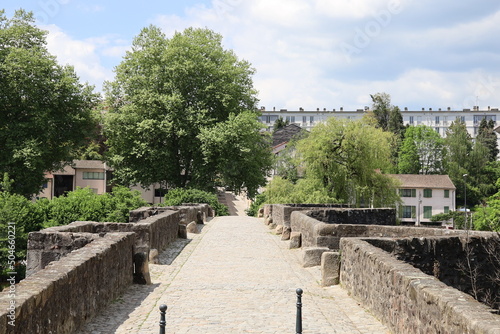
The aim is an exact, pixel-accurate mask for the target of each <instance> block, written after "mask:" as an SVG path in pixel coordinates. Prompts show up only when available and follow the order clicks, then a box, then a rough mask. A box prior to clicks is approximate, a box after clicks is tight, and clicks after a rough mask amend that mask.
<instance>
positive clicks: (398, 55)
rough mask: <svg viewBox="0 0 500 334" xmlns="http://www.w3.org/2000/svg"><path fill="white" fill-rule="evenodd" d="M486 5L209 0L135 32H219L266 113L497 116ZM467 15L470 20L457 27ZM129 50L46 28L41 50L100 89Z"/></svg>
mask: <svg viewBox="0 0 500 334" xmlns="http://www.w3.org/2000/svg"><path fill="white" fill-rule="evenodd" d="M485 1H487V2H489V4H488V6H489V7H487V8H486V9H481V8H478V7H477V4H476V3H475V2H473V1H472V0H464V2H461V3H460V10H461V12H460V13H459V12H457V11H456V10H455V9H454V8H455V7H453V8H451V7H450V6H453V4H454V2H451V1H445V2H443V3H437V2H431V1H430V0H421V1H414V0H308V1H307V0H287V1H285V0H273V1H268V0H253V1H250V0H213V1H212V3H211V6H206V5H195V6H191V7H189V8H186V9H185V11H184V14H176V15H174V14H172V13H159V14H157V15H155V16H151V19H150V21H149V22H144V24H143V26H147V25H148V24H149V23H153V24H156V25H158V26H160V27H161V28H162V29H163V31H164V32H165V33H166V34H167V36H171V35H173V33H174V32H175V31H182V30H184V29H185V28H187V27H190V26H194V27H208V28H210V29H212V30H214V31H216V32H218V33H221V34H222V36H223V37H224V40H223V43H224V45H225V47H227V48H231V49H233V50H234V51H235V53H236V54H237V55H238V56H239V57H240V58H244V59H246V60H248V61H250V63H252V65H253V66H254V67H255V68H256V70H257V74H256V75H255V77H254V83H255V88H256V89H257V90H258V91H259V98H260V100H261V102H260V104H261V105H264V106H266V108H268V109H271V108H272V107H276V108H277V109H280V108H288V109H297V108H299V107H303V108H305V109H316V108H321V109H322V108H327V109H329V110H331V109H333V108H337V109H338V108H340V107H341V106H343V107H344V108H346V109H357V108H362V107H364V106H365V105H370V104H371V100H370V94H374V93H377V92H387V93H389V94H391V96H392V98H393V103H394V104H397V105H399V106H400V107H402V108H403V107H405V106H407V107H409V108H412V109H419V108H421V107H425V108H436V109H437V108H446V107H448V106H450V107H454V108H462V107H463V108H466V107H467V108H469V107H471V106H472V105H474V103H475V99H476V97H477V99H478V100H479V103H480V105H481V106H485V105H491V106H492V107H495V106H496V107H498V106H500V82H499V83H498V84H497V81H496V79H495V78H496V77H500V68H498V62H499V61H500V53H499V50H498V47H499V46H498V43H497V39H498V38H497V36H498V35H499V34H500V27H499V26H498V25H497V24H496V22H498V21H499V19H500V5H497V4H496V3H495V2H492V1H491V0H485ZM457 6H458V5H457ZM485 6H486V5H485ZM452 9H453V10H452ZM468 9H470V11H471V12H474V13H473V15H470V18H469V19H464V18H468V17H469V15H467V14H468V13H466V12H465V11H467V10H468ZM493 9H495V10H493ZM381 13H383V14H381ZM457 13H459V14H460V15H458V14H457ZM384 15H385V16H384ZM436 18H441V19H439V20H437V19H436ZM127 38H129V39H130V41H131V40H132V38H133V36H127ZM130 41H123V40H121V41H120V40H118V37H117V36H113V35H103V36H99V37H95V38H92V39H86V40H83V41H78V40H74V39H72V38H71V37H70V36H68V35H66V34H64V32H62V31H61V30H60V29H58V28H57V27H52V28H51V33H50V34H49V49H50V50H51V51H52V52H53V53H55V54H57V55H58V58H59V60H60V61H61V62H63V63H70V64H72V65H74V66H75V69H76V70H77V73H78V74H79V75H80V76H81V77H82V79H86V80H88V81H90V82H92V83H95V84H97V85H98V86H100V83H101V82H102V81H103V80H109V79H111V78H112V73H111V67H112V66H107V65H106V66H105V65H103V64H104V63H105V61H106V59H108V58H110V59H113V60H114V61H115V63H114V64H113V66H115V65H117V64H118V63H119V61H120V60H121V57H122V56H123V55H124V53H125V51H126V50H127V49H128V48H129V47H130V46H129V45H130ZM342 45H344V46H345V45H351V46H353V47H354V48H355V49H356V52H354V53H352V54H346V52H345V50H344V51H343V50H342V47H341V46H342ZM346 56H349V57H346ZM108 61H109V59H108ZM499 81H500V80H499ZM473 100H474V102H471V101H473Z"/></svg>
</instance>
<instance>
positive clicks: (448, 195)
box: [444, 189, 450, 198]
mask: <svg viewBox="0 0 500 334" xmlns="http://www.w3.org/2000/svg"><path fill="white" fill-rule="evenodd" d="M444 198H450V191H449V190H448V189H445V191H444Z"/></svg>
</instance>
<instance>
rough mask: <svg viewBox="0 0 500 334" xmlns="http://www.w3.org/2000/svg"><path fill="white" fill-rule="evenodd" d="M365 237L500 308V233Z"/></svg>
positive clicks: (423, 269)
mask: <svg viewBox="0 0 500 334" xmlns="http://www.w3.org/2000/svg"><path fill="white" fill-rule="evenodd" d="M366 241H367V242H368V243H370V244H371V245H373V246H376V247H379V248H381V249H383V250H385V251H386V252H389V253H390V254H391V255H393V256H394V257H395V258H396V259H398V260H401V261H404V262H406V263H409V264H411V265H412V266H414V267H415V268H417V269H420V270H422V271H423V272H424V273H426V274H428V275H432V276H434V277H436V278H438V279H439V280H440V281H441V282H443V283H445V284H446V285H448V286H452V287H454V288H456V289H459V290H460V291H464V292H467V293H469V294H471V295H473V296H475V297H476V298H477V300H479V301H482V302H484V303H486V304H487V305H490V306H492V307H494V308H495V309H500V281H498V278H499V277H500V262H499V257H498V256H499V254H500V237H499V236H498V234H496V233H489V232H483V233H482V236H469V237H467V236H466V235H463V236H453V237H425V238H404V239H396V240H394V239H385V238H377V239H366ZM471 273H472V277H471Z"/></svg>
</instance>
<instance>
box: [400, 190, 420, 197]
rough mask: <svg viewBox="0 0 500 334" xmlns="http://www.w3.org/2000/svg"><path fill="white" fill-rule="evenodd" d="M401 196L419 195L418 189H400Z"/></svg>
mask: <svg viewBox="0 0 500 334" xmlns="http://www.w3.org/2000/svg"><path fill="white" fill-rule="evenodd" d="M399 196H401V197H417V189H399Z"/></svg>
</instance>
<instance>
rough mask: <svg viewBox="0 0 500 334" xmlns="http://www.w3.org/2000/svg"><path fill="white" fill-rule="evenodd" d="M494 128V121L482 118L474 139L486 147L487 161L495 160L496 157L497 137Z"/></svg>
mask: <svg viewBox="0 0 500 334" xmlns="http://www.w3.org/2000/svg"><path fill="white" fill-rule="evenodd" d="M494 128H495V122H494V121H493V120H492V119H490V120H489V121H487V120H486V118H483V119H482V120H481V123H480V124H479V132H478V134H477V136H476V140H478V141H480V142H481V143H482V144H483V145H484V146H486V147H487V148H488V150H489V161H496V160H497V158H498V138H497V135H496V132H495V130H494Z"/></svg>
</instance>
